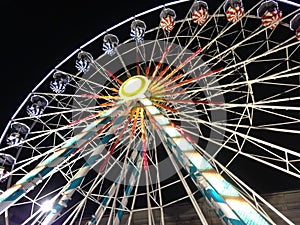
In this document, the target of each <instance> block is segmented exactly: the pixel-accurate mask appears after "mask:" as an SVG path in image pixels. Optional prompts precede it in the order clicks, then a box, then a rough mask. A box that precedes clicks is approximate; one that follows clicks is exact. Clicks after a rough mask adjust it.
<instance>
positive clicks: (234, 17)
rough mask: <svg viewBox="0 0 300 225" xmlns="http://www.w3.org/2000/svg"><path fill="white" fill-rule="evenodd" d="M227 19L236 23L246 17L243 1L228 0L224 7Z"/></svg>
mask: <svg viewBox="0 0 300 225" xmlns="http://www.w3.org/2000/svg"><path fill="white" fill-rule="evenodd" d="M223 9H224V13H225V15H226V19H227V20H228V21H229V22H231V23H235V22H236V21H238V20H239V19H241V18H242V17H243V15H244V12H245V10H244V6H243V2H242V0H227V1H226V2H225V4H224V6H223Z"/></svg>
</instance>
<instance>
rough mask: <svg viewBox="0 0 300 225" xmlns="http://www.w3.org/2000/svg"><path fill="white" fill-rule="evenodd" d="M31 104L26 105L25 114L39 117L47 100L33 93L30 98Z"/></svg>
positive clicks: (46, 104)
mask: <svg viewBox="0 0 300 225" xmlns="http://www.w3.org/2000/svg"><path fill="white" fill-rule="evenodd" d="M30 101H31V105H28V106H27V109H26V111H27V114H28V115H29V116H35V117H39V116H40V115H42V114H43V113H44V111H45V109H46V107H47V106H48V100H47V99H46V98H45V97H43V96H41V95H34V96H32V97H31V98H30Z"/></svg>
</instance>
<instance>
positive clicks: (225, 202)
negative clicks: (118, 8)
mask: <svg viewBox="0 0 300 225" xmlns="http://www.w3.org/2000/svg"><path fill="white" fill-rule="evenodd" d="M299 74H300V4H298V3H296V2H293V1H288V0H277V1H273V0H268V1H242V0H226V1H220V3H216V2H213V3H212V2H211V1H188V0H178V1H175V2H170V3H167V4H165V5H161V6H158V7H156V8H153V9H149V10H148V11H145V12H142V13H140V14H138V15H134V16H133V17H131V18H128V19H126V20H125V21H123V22H121V23H119V24H117V25H115V26H114V27H112V28H110V29H107V30H106V31H104V32H102V33H101V34H99V35H98V36H96V37H95V38H93V39H92V40H90V41H88V42H87V43H86V44H84V45H83V46H81V47H80V48H78V49H77V50H75V51H74V52H73V53H72V54H70V55H69V56H68V57H67V58H66V59H65V60H63V61H62V62H61V63H60V64H59V65H57V66H56V67H55V68H54V69H53V70H52V71H50V73H48V74H47V75H46V76H45V78H44V79H43V80H42V81H41V82H40V83H38V84H37V85H36V87H35V88H34V89H33V90H32V92H31V93H30V94H29V95H28V96H27V98H26V99H25V100H24V101H23V103H22V104H21V106H20V107H19V108H18V110H17V111H16V113H15V114H14V115H13V117H12V118H11V120H10V121H9V123H8V125H7V127H6V129H5V131H4V132H3V134H2V136H1V148H0V179H1V180H0V181H1V184H0V187H1V189H2V193H1V195H0V214H3V215H5V221H4V224H6V225H9V224H10V218H11V215H16V214H17V213H18V212H22V213H19V214H21V215H19V216H20V219H21V220H22V221H20V224H43V225H47V224H66V225H69V224H87V225H92V224H114V225H118V224H133V223H134V220H135V218H136V215H145V218H146V219H145V221H146V224H149V225H151V224H162V225H164V224H169V223H171V222H172V218H169V216H168V215H167V213H166V211H167V210H168V208H169V207H172V206H173V205H176V204H180V203H182V202H185V203H187V204H189V206H190V210H192V212H193V214H194V215H195V218H196V220H197V221H199V224H210V223H209V222H208V221H209V219H210V218H207V215H205V214H204V212H203V205H204V204H206V205H207V206H208V207H210V208H211V209H212V210H213V211H214V212H215V216H216V217H217V218H219V219H220V223H221V224H226V225H229V224H249V225H250V224H258V225H267V224H276V223H278V224H294V223H293V221H292V219H291V218H287V217H286V216H285V215H284V214H283V213H282V212H280V210H278V209H276V208H275V207H274V206H272V205H271V204H270V203H269V202H267V201H266V200H265V199H264V198H263V197H262V196H261V194H259V192H258V190H257V189H256V186H255V184H253V183H250V182H249V181H248V177H247V175H245V174H244V175H243V173H239V172H238V170H243V169H245V168H246V167H247V165H251V166H253V167H259V168H268V169H269V170H271V171H276V173H278V174H282V175H283V176H286V177H290V178H291V179H300V165H299V160H300V152H299V149H298V146H296V144H293V143H297V138H298V137H297V136H299V125H300V119H299V110H300V107H299V104H297V103H298V102H299V98H300V97H299V93H300V92H299V91H300V90H299V88H300V86H299V84H300V83H299V81H300V79H299ZM282 140H288V141H287V142H284V141H282ZM249 162H250V164H248V163H249ZM246 169H248V170H252V169H253V171H254V170H255V169H254V168H246ZM256 172H257V171H256ZM199 199H205V202H204V203H202V204H200V203H199ZM278 221H280V222H278ZM173 222H174V221H173ZM134 224H139V223H138V222H135V223H134ZM144 224H145V223H144Z"/></svg>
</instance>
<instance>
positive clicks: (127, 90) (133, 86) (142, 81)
mask: <svg viewBox="0 0 300 225" xmlns="http://www.w3.org/2000/svg"><path fill="white" fill-rule="evenodd" d="M148 85H149V81H148V79H147V78H146V77H145V76H140V75H138V76H134V77H131V78H129V79H128V80H126V81H125V82H124V83H123V84H122V86H121V87H120V90H119V95H120V97H121V98H123V99H135V98H143V97H144V96H145V92H146V91H147V88H148Z"/></svg>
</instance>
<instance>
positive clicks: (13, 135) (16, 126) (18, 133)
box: [6, 122, 30, 148]
mask: <svg viewBox="0 0 300 225" xmlns="http://www.w3.org/2000/svg"><path fill="white" fill-rule="evenodd" d="M29 131H30V129H29V127H28V126H27V125H26V124H24V123H19V122H15V123H12V124H11V125H10V131H9V134H8V135H7V137H6V143H7V145H9V146H14V147H16V148H20V147H22V142H23V141H24V139H25V138H26V137H27V135H28V134H29Z"/></svg>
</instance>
